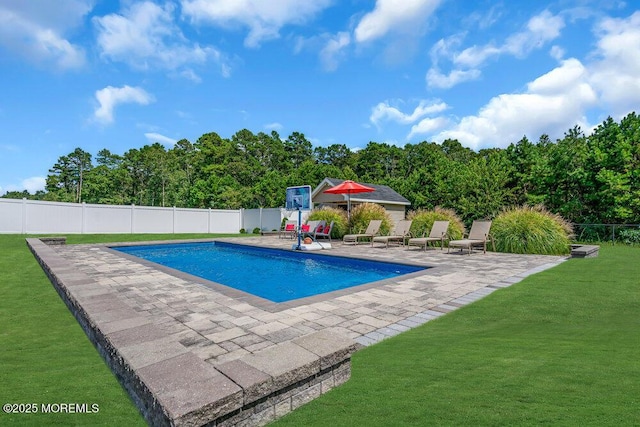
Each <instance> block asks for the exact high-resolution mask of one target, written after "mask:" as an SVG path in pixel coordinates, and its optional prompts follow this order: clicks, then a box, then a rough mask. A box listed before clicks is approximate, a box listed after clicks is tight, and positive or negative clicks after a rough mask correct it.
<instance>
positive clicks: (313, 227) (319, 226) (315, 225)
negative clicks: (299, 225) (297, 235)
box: [302, 221, 327, 240]
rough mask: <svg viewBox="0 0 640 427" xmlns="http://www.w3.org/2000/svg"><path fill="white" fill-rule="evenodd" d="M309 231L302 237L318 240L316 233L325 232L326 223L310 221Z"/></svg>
mask: <svg viewBox="0 0 640 427" xmlns="http://www.w3.org/2000/svg"><path fill="white" fill-rule="evenodd" d="M307 224H309V229H308V230H307V231H305V232H304V233H302V237H311V238H312V239H313V240H315V239H316V237H315V236H316V233H321V232H322V231H323V230H324V227H325V225H326V224H327V222H326V221H309V222H308V223H307Z"/></svg>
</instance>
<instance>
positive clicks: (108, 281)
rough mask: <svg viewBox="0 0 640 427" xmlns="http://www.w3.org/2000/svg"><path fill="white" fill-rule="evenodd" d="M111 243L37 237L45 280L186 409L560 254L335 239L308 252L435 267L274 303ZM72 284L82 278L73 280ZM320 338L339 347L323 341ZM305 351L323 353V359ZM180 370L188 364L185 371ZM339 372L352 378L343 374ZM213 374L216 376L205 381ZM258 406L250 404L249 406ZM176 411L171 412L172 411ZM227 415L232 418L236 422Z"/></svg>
mask: <svg viewBox="0 0 640 427" xmlns="http://www.w3.org/2000/svg"><path fill="white" fill-rule="evenodd" d="M216 240H221V241H228V242H231V243H238V244H247V245H254V246H262V247H272V248H283V249H291V246H292V243H293V242H292V240H289V239H279V238H278V237H277V236H260V237H247V238H241V239H238V238H236V239H216ZM154 243H158V242H154ZM136 244H140V243H136ZM32 246H33V245H32ZM108 246H115V245H114V244H109V245H108ZM108 246H107V245H103V244H100V245H98V244H95V245H86V244H85V245H56V246H47V247H46V248H44V247H39V249H35V250H34V252H35V253H36V254H37V256H39V257H40V260H41V263H42V264H43V268H45V270H46V271H47V272H48V274H49V275H50V277H52V281H53V280H54V279H55V278H61V281H63V282H65V283H64V285H65V287H66V289H72V290H73V293H74V295H75V297H74V298H75V299H76V300H77V301H79V302H78V304H79V308H78V310H80V311H81V312H82V313H83V314H84V315H86V318H88V319H93V320H92V322H93V321H95V322H101V328H102V329H101V333H103V334H108V335H109V340H108V345H109V346H113V347H114V349H115V350H117V354H118V355H119V356H118V357H120V358H122V359H126V362H127V366H128V367H129V368H127V369H132V370H134V371H135V374H136V375H137V377H136V378H140V381H141V382H144V384H143V385H141V386H140V387H143V388H144V387H147V388H149V389H153V390H160V392H158V393H159V395H160V399H159V403H160V404H163V405H164V404H166V405H167V406H171V407H174V408H182V410H183V412H184V413H189V411H192V412H193V408H197V407H198V405H200V406H201V407H204V406H206V405H209V406H211V408H209V409H210V412H211V411H213V412H215V413H214V415H213V416H214V417H215V416H216V414H224V413H226V412H229V411H232V410H236V411H240V410H239V409H237V408H235V407H234V406H233V405H234V404H233V403H231V401H232V400H233V399H231V398H230V397H229V398H228V399H227V397H228V396H236V395H237V394H238V393H240V394H242V393H244V395H245V400H246V399H247V394H248V393H251V392H255V393H257V394H256V396H258V395H259V393H260V391H259V390H258V389H259V388H260V386H264V385H265V384H267V382H268V381H270V383H269V384H271V386H273V383H274V382H278V381H279V380H281V379H282V378H287V379H286V381H285V382H286V383H285V382H283V383H282V384H281V385H283V386H286V387H291V385H292V384H296V381H298V380H299V379H300V378H302V377H300V378H288V377H287V375H286V373H287V369H288V367H287V366H286V365H287V363H293V364H294V365H295V366H294V368H295V367H298V368H302V367H304V369H303V370H308V369H310V368H309V367H310V366H312V365H313V364H314V363H315V364H317V365H318V366H315V365H313V366H314V367H313V369H316V372H320V373H323V372H325V371H326V370H327V369H329V368H327V366H328V365H326V361H327V360H328V359H327V357H328V355H331V356H332V357H334V356H335V354H336V353H338V350H336V348H338V347H339V348H340V349H348V350H346V351H347V352H351V351H355V350H356V349H357V348H358V347H359V346H368V345H371V344H374V343H376V342H378V341H380V340H383V339H385V338H388V337H391V336H394V335H397V334H399V333H401V332H403V331H406V330H408V329H410V328H413V327H417V326H419V325H421V324H424V323H426V322H428V321H429V320H431V319H434V318H436V317H439V316H441V315H443V314H446V313H447V312H450V311H452V310H455V309H457V308H459V307H461V306H464V305H466V304H469V303H471V302H473V301H476V300H478V299H480V298H483V297H485V296H486V295H488V294H490V293H492V292H494V291H495V290H497V289H500V288H504V287H508V286H510V285H512V284H513V283H516V282H519V281H520V280H522V279H523V278H524V277H526V276H528V275H530V274H534V273H537V272H540V271H543V270H545V269H548V268H551V267H553V266H555V265H557V264H559V263H561V262H563V261H564V260H565V259H567V258H566V257H558V256H540V255H514V254H499V253H492V252H487V253H486V254H483V253H482V252H481V251H480V252H474V253H473V254H472V255H467V254H466V252H465V253H464V254H462V253H460V252H458V251H455V252H451V253H447V250H446V249H445V250H440V249H439V248H432V249H428V250H426V251H424V250H422V249H421V248H415V247H412V248H408V247H404V246H390V247H388V248H386V247H384V246H379V245H377V246H373V247H371V246H370V245H369V244H360V245H346V244H342V243H341V242H335V241H334V242H332V249H330V250H324V251H317V252H315V253H323V254H327V255H328V256H333V255H335V256H346V257H356V258H364V259H372V260H381V261H394V262H404V263H411V264H418V265H423V266H425V267H432V268H429V269H427V270H424V271H422V272H419V273H412V274H410V275H407V276H402V277H399V278H396V279H389V280H386V281H383V282H378V283H375V284H368V285H362V286H357V287H353V288H349V289H345V290H340V291H335V292H330V293H327V294H323V295H317V296H313V297H309V298H303V299H300V300H294V301H290V302H285V303H272V302H269V301H266V300H263V299H261V298H258V297H255V296H251V295H248V294H245V293H243V292H240V291H236V290H233V289H230V288H227V287H224V286H216V285H213V286H212V285H211V283H210V282H207V281H206V280H204V279H198V278H195V277H193V276H189V275H187V274H183V273H176V272H175V271H172V270H170V269H167V268H161V267H158V266H157V265H155V264H152V263H149V262H146V261H140V260H137V259H134V258H132V257H130V256H126V255H123V254H121V253H118V252H116V251H113V250H111V249H109V247H108ZM42 254H44V255H42ZM43 260H44V261H43ZM256 274H258V272H256ZM256 277H258V276H256ZM257 280H259V279H257ZM74 285H77V286H75V288H74ZM58 290H59V292H60V289H58ZM63 297H64V296H63ZM114 299H115V300H117V301H114ZM76 317H78V316H76ZM81 323H82V322H81ZM85 326H86V325H85ZM86 330H87V329H86V328H85V331H86ZM329 338H331V340H330V339H329ZM318 340H320V341H318ZM341 340H342V341H341ZM323 342H324V343H331V344H330V345H332V346H334V347H335V348H334V347H332V348H331V349H322V348H321V347H322V343H323ZM94 343H95V341H94ZM336 343H338V344H340V345H337V344H336ZM327 345H329V344H327ZM105 346H106V344H105ZM336 346H337V347H336ZM97 347H98V350H99V351H101V353H103V356H104V355H105V352H108V351H112V350H109V349H107V348H102V347H101V344H97ZM275 349H279V350H280V351H281V352H280V353H278V354H282V351H285V353H286V354H289V355H291V359H287V358H285V359H287V360H273V359H278V358H279V356H277V355H276V354H275V353H273V352H274V351H275ZM334 350H335V351H334ZM303 351H304V352H311V353H313V354H315V355H316V356H317V355H319V357H320V358H319V359H318V360H320V361H319V362H317V360H316V359H312V358H311V357H310V356H308V355H307V354H306V353H304V354H303ZM270 352H271V353H270ZM323 352H324V353H323ZM272 353H273V354H272ZM270 355H271V356H273V357H270ZM343 356H344V355H343ZM323 357H324V358H323ZM344 357H347V356H344ZM305 358H308V360H307V359H305ZM334 358H335V357H334ZM336 360H338V359H336ZM338 362H339V360H338ZM338 362H336V366H338V365H339V363H338ZM278 364H279V365H278ZM341 366H342V365H341ZM194 367H197V369H200V370H202V369H204V371H205V372H208V373H209V374H207V375H208V377H207V378H201V376H202V375H200V376H198V377H196V378H191V377H189V374H188V372H194ZM183 368H184V369H187V368H188V369H187V371H185V372H183V373H180V369H183ZM211 368H213V369H211ZM323 369H324V370H323ZM334 369H335V370H334V371H333V374H332V375H333V377H331V378H329V377H330V376H329V377H328V376H324V377H322V378H320V379H319V380H318V381H319V382H320V383H321V384H319V385H318V387H317V390H313V391H308V392H307V394H305V395H304V396H302V397H300V398H299V399H298V401H296V400H295V398H290V399H289V400H288V401H287V403H284V404H281V405H280V407H278V405H277V404H276V405H275V406H274V407H273V409H269V410H268V411H266V412H265V413H264V414H262V415H261V416H260V417H257V418H256V416H254V417H253V418H251V419H249V418H247V417H248V415H247V416H245V418H244V419H243V420H244V421H243V422H245V423H247V424H255V425H260V424H264V423H265V422H268V421H270V420H273V419H274V418H277V417H278V416H281V415H283V414H285V413H287V412H288V411H290V410H292V409H295V408H296V407H297V406H300V405H301V404H303V403H305V401H308V400H310V399H312V398H314V397H317V396H318V395H319V394H321V393H324V392H325V391H327V390H328V389H330V388H331V387H332V386H333V385H336V384H338V383H339V381H338V379H336V378H338V376H339V375H340V371H339V369H338V368H334ZM340 369H348V367H347V368H340ZM265 373H266V374H265ZM223 374H224V375H223ZM306 374H308V372H306V371H305V375H306ZM116 375H119V374H118V373H116ZM217 375H220V378H218V377H217ZM296 375H302V374H296ZM344 375H346V378H348V375H349V372H345V373H344ZM261 376H263V377H265V378H264V379H261V378H262V377H261ZM266 377H269V378H268V379H267V378H266ZM334 377H335V378H334ZM327 378H329V379H327ZM229 379H232V381H230V380H229ZM343 379H344V378H343ZM267 380H268V381H267ZM344 380H346V379H344ZM216 381H217V384H218V385H217V386H211V384H215V383H216ZM283 381H284V380H283ZM323 381H324V383H322V382H323ZM167 382H168V383H172V382H173V383H181V382H183V383H184V384H182V385H181V386H179V387H178V386H176V388H175V390H179V392H176V391H175V390H174V391H172V392H171V393H169V392H167V394H166V395H163V394H162V387H166V383H167ZM199 382H200V383H202V384H201V386H202V387H204V389H205V390H207V393H208V394H209V395H208V396H207V398H206V399H204V398H202V397H200V396H194V393H195V390H198V387H197V386H194V385H193V384H198V383H199ZM298 382H299V381H298ZM205 383H206V384H205ZM247 384H248V386H247ZM252 387H253V388H252ZM323 387H324V388H323ZM209 388H210V389H209ZM278 393H280V392H278ZM156 394H157V393H156ZM212 395H213V396H214V397H215V396H217V395H220V396H221V397H220V399H218V400H217V404H216V405H211V403H210V402H211V401H212V399H214V397H211V396H212ZM203 399H204V400H203ZM225 399H227V400H225ZM256 399H258V398H257V397H256ZM134 400H135V397H134ZM258 402H262V401H260V400H258ZM280 402H282V401H280ZM136 403H139V402H136ZM257 409H258V408H254V413H257V412H258V411H257ZM216 411H217V412H216ZM225 411H226V412H225ZM178 412H180V411H179V410H178ZM178 415H179V414H178ZM178 415H176V414H175V413H171V414H168V416H169V418H170V419H171V418H172V417H177V416H178ZM208 416H209V418H206V417H204V418H202V419H201V420H200V419H199V418H197V417H196V418H192V419H189V420H188V422H185V423H183V424H186V425H196V424H198V423H199V422H200V421H202V423H206V422H210V420H211V418H210V415H208ZM178 418H179V417H178ZM199 420H200V421H199ZM227 421H228V422H227V424H229V425H231V424H233V423H240V422H239V421H242V420H241V419H240V418H237V419H235V420H229V419H228V420H227ZM232 421H233V422H232ZM159 423H161V422H159ZM176 424H180V423H179V422H176Z"/></svg>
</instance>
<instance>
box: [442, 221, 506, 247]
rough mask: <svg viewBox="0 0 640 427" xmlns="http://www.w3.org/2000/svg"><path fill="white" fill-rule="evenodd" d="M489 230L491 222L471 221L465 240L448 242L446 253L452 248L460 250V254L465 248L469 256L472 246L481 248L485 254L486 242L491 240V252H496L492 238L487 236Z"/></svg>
mask: <svg viewBox="0 0 640 427" xmlns="http://www.w3.org/2000/svg"><path fill="white" fill-rule="evenodd" d="M490 229H491V221H473V224H471V230H470V231H469V235H468V236H467V238H466V239H461V240H451V241H450V242H449V245H448V248H447V252H449V250H450V249H451V248H452V247H453V248H460V252H462V250H463V249H464V248H467V249H468V251H469V255H471V251H472V250H473V247H474V246H482V252H483V253H485V254H486V253H487V240H491V245H492V246H493V251H494V252H495V250H496V245H495V243H494V241H493V237H491V235H490V234H489V230H490Z"/></svg>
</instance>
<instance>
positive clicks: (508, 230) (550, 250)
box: [491, 206, 573, 255]
mask: <svg viewBox="0 0 640 427" xmlns="http://www.w3.org/2000/svg"><path fill="white" fill-rule="evenodd" d="M491 234H492V235H493V238H494V240H495V244H496V251H497V252H507V253H514V254H539V255H564V254H568V253H569V252H570V250H571V249H570V246H569V244H570V239H571V236H572V235H573V229H572V227H571V224H569V223H568V222H567V221H566V220H564V219H563V218H562V217H561V216H560V215H556V214H553V213H551V212H549V211H547V210H546V209H545V208H544V207H542V206H523V207H516V208H509V209H505V210H503V211H502V212H501V213H500V214H499V215H498V216H497V217H496V218H495V219H494V220H493V224H492V226H491Z"/></svg>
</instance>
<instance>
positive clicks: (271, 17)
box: [181, 0, 333, 47]
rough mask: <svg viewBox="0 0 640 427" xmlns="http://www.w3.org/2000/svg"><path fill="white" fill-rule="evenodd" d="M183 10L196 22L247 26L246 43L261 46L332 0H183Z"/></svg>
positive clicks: (226, 26)
mask: <svg viewBox="0 0 640 427" xmlns="http://www.w3.org/2000/svg"><path fill="white" fill-rule="evenodd" d="M181 3H182V13H183V14H184V15H185V16H187V17H190V18H191V19H192V20H193V21H195V22H210V23H212V24H214V25H217V26H220V27H223V28H233V27H238V26H240V27H248V28H249V34H248V35H247V37H246V38H245V41H244V44H245V46H247V47H259V46H260V44H261V43H262V42H264V41H266V40H271V39H275V38H278V37H279V36H280V30H281V29H282V27H284V26H286V25H302V24H305V23H307V22H308V21H310V20H312V19H313V18H314V17H315V16H316V15H317V14H318V13H320V12H322V11H323V10H324V9H326V8H327V7H329V6H330V5H331V4H332V3H333V0H272V1H264V0H233V1H228V0H182V2H181Z"/></svg>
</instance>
